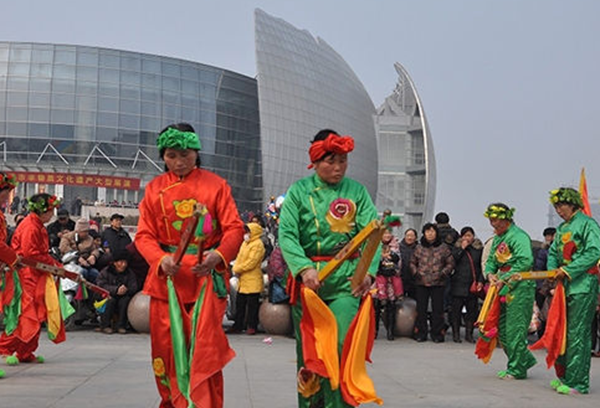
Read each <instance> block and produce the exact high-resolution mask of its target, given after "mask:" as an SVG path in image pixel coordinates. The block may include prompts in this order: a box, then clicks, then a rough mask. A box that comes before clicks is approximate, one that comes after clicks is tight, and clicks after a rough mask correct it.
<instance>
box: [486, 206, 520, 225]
mask: <svg viewBox="0 0 600 408" xmlns="http://www.w3.org/2000/svg"><path fill="white" fill-rule="evenodd" d="M514 214H515V209H514V208H504V207H500V206H498V205H495V204H491V205H490V206H488V208H487V210H485V212H484V213H483V216H484V217H485V218H497V219H499V220H508V221H512V219H513V215H514Z"/></svg>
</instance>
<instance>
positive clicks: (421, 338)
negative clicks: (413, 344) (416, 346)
mask: <svg viewBox="0 0 600 408" xmlns="http://www.w3.org/2000/svg"><path fill="white" fill-rule="evenodd" d="M415 340H416V341H417V343H423V342H424V341H427V337H415Z"/></svg>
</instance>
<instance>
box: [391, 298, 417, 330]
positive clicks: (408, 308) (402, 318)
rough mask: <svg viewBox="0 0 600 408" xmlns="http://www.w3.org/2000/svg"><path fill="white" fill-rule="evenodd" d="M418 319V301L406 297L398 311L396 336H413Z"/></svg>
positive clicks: (400, 303) (399, 305)
mask: <svg viewBox="0 0 600 408" xmlns="http://www.w3.org/2000/svg"><path fill="white" fill-rule="evenodd" d="M416 320H417V301H416V300H414V299H411V298H409V297H405V298H404V299H402V300H401V301H400V302H399V303H398V310H397V311H396V333H395V334H396V336H403V337H411V336H412V335H413V331H414V328H415V321H416Z"/></svg>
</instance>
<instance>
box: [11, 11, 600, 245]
mask: <svg viewBox="0 0 600 408" xmlns="http://www.w3.org/2000/svg"><path fill="white" fill-rule="evenodd" d="M4 3H5V4H3V6H2V13H0V40H11V41H37V42H52V43H70V44H82V45H91V46H102V47H111V48H119V49H125V50H132V51H139V52H148V53H153V54H162V55H168V56H174V57H180V58H185V59H190V60H193V61H197V62H203V63H207V64H211V65H216V66H219V67H223V68H227V69H231V70H233V71H237V72H240V73H243V74H246V75H250V76H254V75H255V72H256V69H255V58H254V27H253V10H254V8H255V7H260V8H262V9H263V10H264V11H266V12H267V13H269V14H272V15H275V16H277V17H281V18H283V19H285V20H286V21H288V22H290V23H291V24H293V25H294V26H296V27H298V28H302V29H307V30H309V31H310V32H311V33H312V34H313V35H315V36H319V37H322V38H323V39H324V40H325V41H326V42H328V43H329V44H330V45H331V46H332V47H333V48H334V49H335V50H337V51H338V52H339V53H340V54H341V55H342V57H343V58H344V59H345V60H346V61H347V62H348V63H349V65H350V66H351V67H352V69H353V70H354V71H355V72H356V74H357V75H358V77H359V78H360V79H361V80H362V82H363V84H364V85H365V88H366V89H367V91H368V92H369V94H370V95H371V98H372V99H373V102H374V104H375V105H376V106H378V105H379V104H380V103H381V102H382V101H383V99H384V98H385V97H386V96H387V95H388V94H389V93H390V92H391V90H392V89H393V88H394V85H395V82H396V74H395V71H394V68H393V63H394V62H395V61H399V62H400V63H402V64H403V65H404V66H405V67H406V69H407V70H408V71H409V73H410V75H411V76H412V78H413V80H414V81H415V84H416V86H417V89H418V90H419V94H420V96H421V99H422V101H423V104H424V107H425V113H426V115H427V117H428V120H429V124H430V127H431V132H432V135H433V140H434V148H435V153H436V159H437V169H438V173H437V179H438V183H437V200H436V210H437V211H442V210H443V211H447V212H448V213H449V214H450V216H451V222H452V224H453V225H454V226H455V227H456V228H457V229H459V228H460V227H462V226H464V225H467V224H468V225H472V226H473V227H474V228H475V230H476V231H477V232H478V234H479V235H480V236H482V237H486V236H488V235H490V234H491V228H490V227H489V226H488V224H487V220H486V219H484V218H483V216H482V213H483V211H484V209H485V207H486V205H487V204H488V203H489V202H492V201H505V202H506V203H507V204H509V205H511V206H514V207H516V208H517V212H516V216H515V218H516V221H517V223H518V224H520V225H521V226H522V227H524V228H525V229H526V230H527V231H528V232H529V233H530V234H531V235H532V237H533V238H540V236H541V231H542V229H543V228H544V227H545V226H546V221H547V213H548V210H549V208H548V200H547V197H548V194H547V192H548V191H549V190H551V189H552V188H555V187H556V186H561V185H570V184H576V183H577V182H578V179H579V172H580V169H581V167H582V166H585V168H586V172H587V178H588V188H589V190H590V194H591V195H592V196H594V197H595V199H596V201H597V199H598V197H599V196H600V160H598V156H599V154H600V149H599V147H600V132H599V131H598V128H599V124H598V122H597V120H598V119H599V118H600V102H599V98H600V80H599V75H600V42H599V39H600V2H598V1H595V0H587V1H585V0H571V1H564V0H537V1H534V0H502V1H500V0H496V1H492V0H488V1H481V0H462V1H460V0H455V1H447V0H439V1H419V2H417V1H414V0H371V1H365V0H338V1H334V0H302V1H300V0H296V1H289V0H269V1H267V0H265V1H253V0H229V1H228V0H221V1H206V0H188V1H184V0H170V1H155V0H144V1H140V0H126V1H123V0H118V1H117V0H104V1H97V2H87V1H69V0H53V1H46V0H32V1H27V0H23V1H18V2H17V1H12V2H4Z"/></svg>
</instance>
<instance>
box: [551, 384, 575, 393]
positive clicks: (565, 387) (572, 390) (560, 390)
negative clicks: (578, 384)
mask: <svg viewBox="0 0 600 408" xmlns="http://www.w3.org/2000/svg"><path fill="white" fill-rule="evenodd" d="M556 392H558V393H559V394H562V395H577V394H579V393H580V392H579V391H577V390H576V389H575V388H571V387H569V386H568V385H564V384H562V385H561V386H560V387H558V388H557V389H556Z"/></svg>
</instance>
